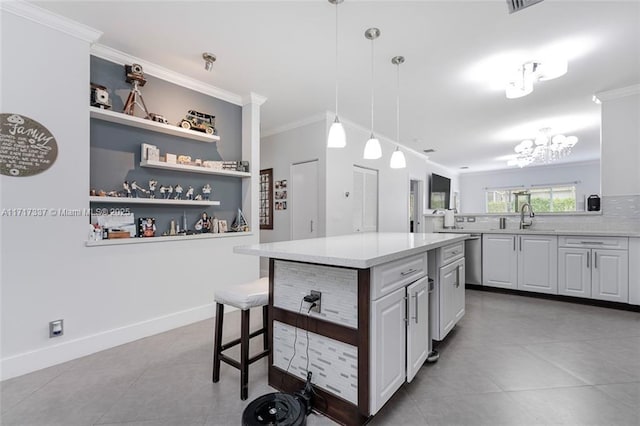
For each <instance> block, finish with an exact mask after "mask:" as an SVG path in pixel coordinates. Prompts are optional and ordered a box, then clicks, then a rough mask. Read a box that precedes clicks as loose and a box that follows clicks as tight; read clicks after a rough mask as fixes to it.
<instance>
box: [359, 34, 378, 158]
mask: <svg viewBox="0 0 640 426" xmlns="http://www.w3.org/2000/svg"><path fill="white" fill-rule="evenodd" d="M364 36H365V38H366V39H367V40H371V136H370V137H369V140H368V141H367V143H366V144H365V146H364V155H363V157H364V159H365V160H377V159H378V158H380V157H382V148H381V147H380V141H379V140H378V139H377V138H376V137H375V135H374V134H373V105H374V95H373V83H374V75H373V58H374V56H373V41H374V40H375V39H377V38H378V37H380V30H379V29H378V28H369V29H368V30H367V31H365V32H364Z"/></svg>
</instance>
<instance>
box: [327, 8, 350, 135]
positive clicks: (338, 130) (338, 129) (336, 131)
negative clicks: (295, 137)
mask: <svg viewBox="0 0 640 426" xmlns="http://www.w3.org/2000/svg"><path fill="white" fill-rule="evenodd" d="M343 1H344V0H329V3H331V4H334V5H335V6H336V119H335V121H334V122H333V124H332V125H331V128H330V129H329V137H328V138H327V147H328V148H344V147H345V146H347V135H346V134H345V132H344V127H343V126H342V123H341V122H340V119H339V118H338V5H339V4H340V3H342V2H343Z"/></svg>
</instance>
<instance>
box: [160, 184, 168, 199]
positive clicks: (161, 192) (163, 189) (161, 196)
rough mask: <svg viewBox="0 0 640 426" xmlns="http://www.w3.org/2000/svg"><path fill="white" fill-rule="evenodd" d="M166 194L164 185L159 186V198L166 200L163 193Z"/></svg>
mask: <svg viewBox="0 0 640 426" xmlns="http://www.w3.org/2000/svg"><path fill="white" fill-rule="evenodd" d="M166 192H167V187H166V186H164V185H160V198H167V197H166V196H165V193H166Z"/></svg>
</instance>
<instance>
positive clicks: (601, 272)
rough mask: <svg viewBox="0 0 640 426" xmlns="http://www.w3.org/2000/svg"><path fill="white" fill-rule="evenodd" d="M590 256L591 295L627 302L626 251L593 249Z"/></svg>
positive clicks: (627, 264)
mask: <svg viewBox="0 0 640 426" xmlns="http://www.w3.org/2000/svg"><path fill="white" fill-rule="evenodd" d="M591 257H592V259H591V260H592V262H591V297H592V298H593V299H600V300H610V301H612V302H623V303H627V302H628V301H629V261H628V252H627V251H624V250H598V249H594V250H592V252H591Z"/></svg>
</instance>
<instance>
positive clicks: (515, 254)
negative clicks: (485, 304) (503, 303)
mask: <svg viewBox="0 0 640 426" xmlns="http://www.w3.org/2000/svg"><path fill="white" fill-rule="evenodd" d="M482 276H483V278H482V284H483V285H485V286H488V287H501V288H510V289H514V290H525V291H533V292H537V293H549V294H557V293H558V237H556V236H552V235H512V234H484V235H483V236H482Z"/></svg>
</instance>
